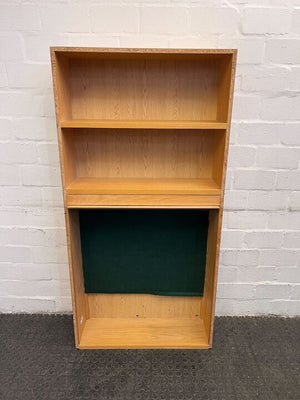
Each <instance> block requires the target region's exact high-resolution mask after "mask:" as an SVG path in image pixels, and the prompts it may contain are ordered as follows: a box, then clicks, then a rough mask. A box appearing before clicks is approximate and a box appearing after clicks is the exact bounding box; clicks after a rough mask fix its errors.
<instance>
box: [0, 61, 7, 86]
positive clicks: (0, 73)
mask: <svg viewBox="0 0 300 400" xmlns="http://www.w3.org/2000/svg"><path fill="white" fill-rule="evenodd" d="M7 86H8V79H7V73H6V68H5V65H4V64H3V63H0V88H5V87H7Z"/></svg>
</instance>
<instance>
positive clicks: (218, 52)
mask: <svg viewBox="0 0 300 400" xmlns="http://www.w3.org/2000/svg"><path fill="white" fill-rule="evenodd" d="M50 51H51V53H52V54H55V53H58V54H66V53H67V54H69V55H70V56H72V54H74V53H77V54H78V53H80V54H82V55H84V54H85V53H86V54H93V53H94V54H97V53H99V54H101V53H114V54H199V55H201V54H203V55H234V56H235V55H236V54H237V49H172V48H121V47H120V48H111V47H64V46H53V47H50Z"/></svg>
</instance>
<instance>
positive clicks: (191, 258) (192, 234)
mask: <svg viewBox="0 0 300 400" xmlns="http://www.w3.org/2000/svg"><path fill="white" fill-rule="evenodd" d="M79 218H80V234H81V244H82V258H83V273H84V281H85V291H86V293H149V294H158V295H169V296H202V294H203V286H204V275H205V263H206V243H207V230H208V211H203V210H192V209H190V210H189V209H185V210H182V209H180V210H179V209H176V210H165V209H164V210H162V209H152V210H150V209H145V210H136V209H129V210H128V209H127V210H125V209H117V210H112V209H102V210H80V211H79Z"/></svg>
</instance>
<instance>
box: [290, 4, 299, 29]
mask: <svg viewBox="0 0 300 400" xmlns="http://www.w3.org/2000/svg"><path fill="white" fill-rule="evenodd" d="M299 5H300V3H299ZM291 31H292V32H294V33H300V9H299V8H296V9H295V10H294V12H293V20H292V29H291Z"/></svg>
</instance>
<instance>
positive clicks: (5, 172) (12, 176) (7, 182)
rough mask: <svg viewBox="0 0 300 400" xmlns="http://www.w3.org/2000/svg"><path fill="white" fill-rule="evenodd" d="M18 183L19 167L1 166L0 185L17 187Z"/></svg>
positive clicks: (19, 181)
mask: <svg viewBox="0 0 300 400" xmlns="http://www.w3.org/2000/svg"><path fill="white" fill-rule="evenodd" d="M20 183H21V178H20V167H19V166H18V165H1V167H0V185H3V186H18V185H19V184H20Z"/></svg>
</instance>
